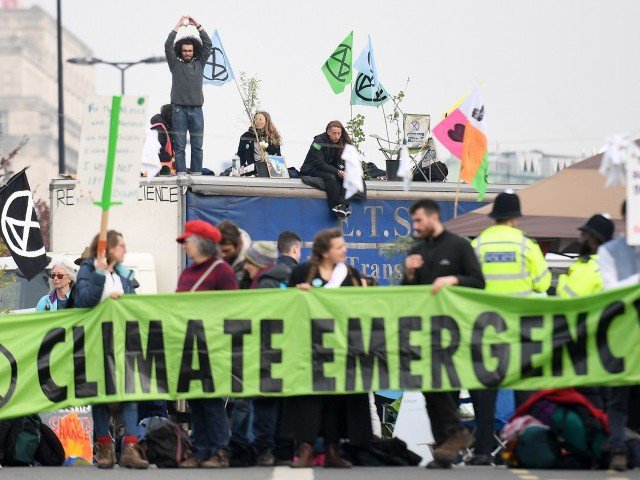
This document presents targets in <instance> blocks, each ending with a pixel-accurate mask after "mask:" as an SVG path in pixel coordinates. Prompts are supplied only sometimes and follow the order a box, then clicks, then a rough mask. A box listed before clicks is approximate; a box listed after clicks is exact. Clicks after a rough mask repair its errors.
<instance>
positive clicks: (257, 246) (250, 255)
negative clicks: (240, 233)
mask: <svg viewBox="0 0 640 480" xmlns="http://www.w3.org/2000/svg"><path fill="white" fill-rule="evenodd" d="M276 257H277V251H276V246H275V244H274V243H273V242H253V243H251V246H250V247H249V249H248V250H247V252H246V253H245V260H247V261H249V262H251V263H253V264H254V265H256V266H257V267H260V268H264V267H266V266H267V265H270V264H272V263H273V262H275V261H276Z"/></svg>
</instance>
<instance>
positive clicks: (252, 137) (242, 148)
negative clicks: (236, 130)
mask: <svg viewBox="0 0 640 480" xmlns="http://www.w3.org/2000/svg"><path fill="white" fill-rule="evenodd" d="M253 127H255V132H254V128H253ZM253 127H249V129H248V130H247V131H246V132H245V133H243V134H242V136H241V137H240V143H239V145H238V153H237V155H238V157H240V166H241V167H246V166H248V165H252V164H253V163H255V161H256V160H258V161H260V160H261V159H262V151H263V150H264V152H265V153H266V154H267V155H277V156H280V155H282V153H281V152H280V146H281V145H282V137H280V133H278V129H277V128H276V126H275V125H274V123H273V121H272V120H271V115H269V114H268V113H267V112H265V111H260V112H256V114H255V115H254V116H253ZM256 133H257V134H258V137H257V141H256Z"/></svg>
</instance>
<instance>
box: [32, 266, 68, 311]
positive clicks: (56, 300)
mask: <svg viewBox="0 0 640 480" xmlns="http://www.w3.org/2000/svg"><path fill="white" fill-rule="evenodd" d="M49 277H51V280H49V285H50V286H51V289H52V290H51V291H50V292H49V293H47V294H46V295H45V296H44V297H42V298H41V299H40V301H39V302H38V305H37V306H36V311H37V312H46V311H49V310H51V311H54V310H62V309H63V308H66V306H67V301H68V300H69V294H70V293H71V288H72V287H73V285H74V283H75V281H76V272H75V271H74V270H73V268H72V267H71V266H70V265H67V263H66V262H64V261H62V262H58V263H56V264H55V265H53V268H52V269H51V273H50V274H49Z"/></svg>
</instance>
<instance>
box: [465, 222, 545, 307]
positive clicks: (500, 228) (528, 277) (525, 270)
mask: <svg viewBox="0 0 640 480" xmlns="http://www.w3.org/2000/svg"><path fill="white" fill-rule="evenodd" d="M471 245H472V246H473V248H474V250H475V252H476V255H477V257H478V260H479V261H480V264H481V265H482V274H483V275H484V279H485V281H486V287H485V290H487V291H489V292H494V293H505V294H512V295H521V296H528V295H532V294H534V293H535V292H546V291H547V289H548V288H549V287H550V286H551V272H550V271H549V268H548V266H547V261H546V260H545V258H544V255H543V254H542V251H541V250H540V247H539V246H538V244H537V243H536V242H534V241H533V240H531V239H530V238H529V237H527V236H525V234H524V233H523V232H522V230H519V229H517V228H514V227H510V226H508V225H494V226H492V227H489V228H487V229H486V230H484V231H483V232H482V233H481V234H480V235H479V236H478V237H476V238H475V239H474V240H473V242H471Z"/></svg>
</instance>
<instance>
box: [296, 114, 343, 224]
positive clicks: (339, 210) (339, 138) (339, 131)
mask: <svg viewBox="0 0 640 480" xmlns="http://www.w3.org/2000/svg"><path fill="white" fill-rule="evenodd" d="M346 144H353V142H352V141H351V138H349V134H348V133H347V131H346V130H345V128H344V126H343V125H342V123H340V122H339V121H338V120H333V121H332V122H329V124H328V125H327V128H326V130H325V133H321V134H320V135H316V136H315V137H314V139H313V143H312V144H311V147H310V148H309V152H308V153H307V157H306V158H305V159H304V163H303V164H302V168H301V169H300V174H301V175H302V176H309V177H320V178H321V179H322V180H324V184H325V191H326V192H327V200H328V201H329V208H330V209H331V211H332V212H333V213H335V214H336V216H337V217H338V218H346V217H348V216H349V215H351V210H349V204H348V203H347V202H346V200H345V198H344V193H345V191H344V188H343V186H342V181H343V179H344V176H345V170H344V162H343V161H342V159H341V156H342V151H343V150H344V146H345V145H346Z"/></svg>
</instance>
